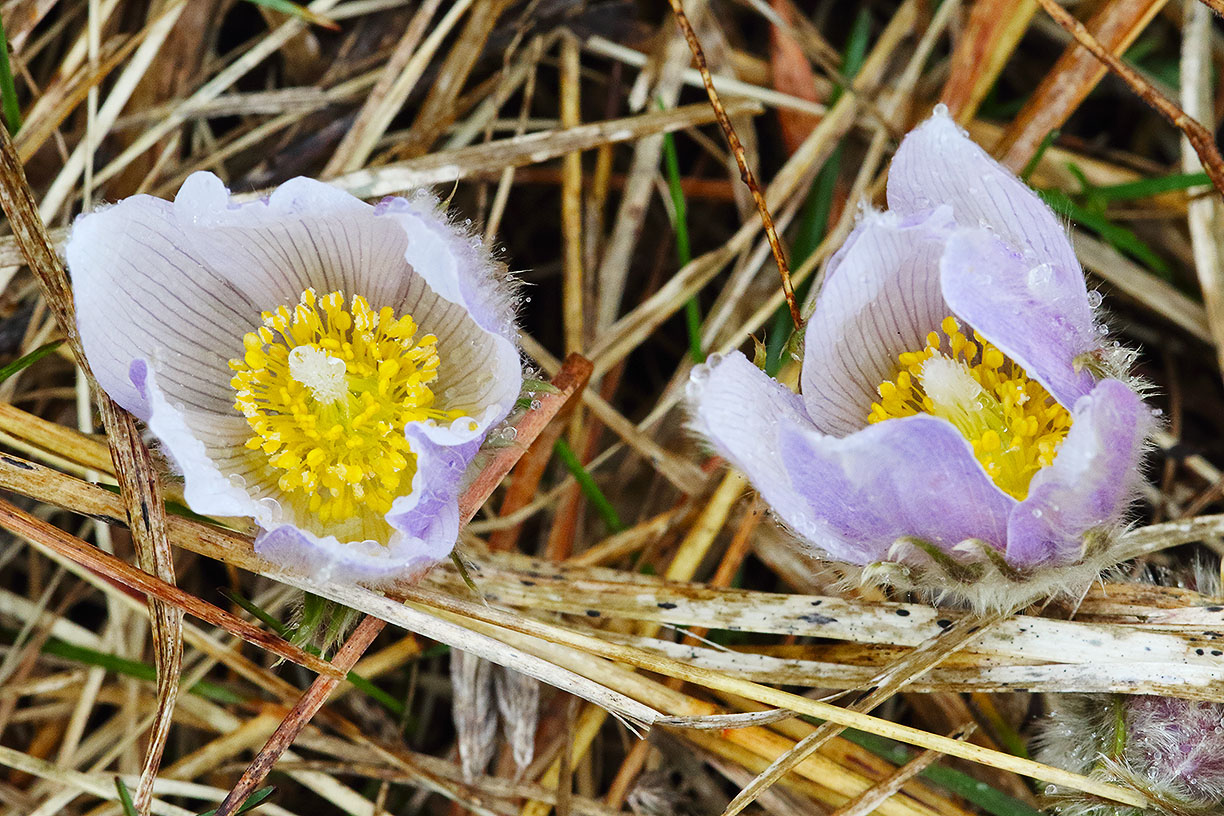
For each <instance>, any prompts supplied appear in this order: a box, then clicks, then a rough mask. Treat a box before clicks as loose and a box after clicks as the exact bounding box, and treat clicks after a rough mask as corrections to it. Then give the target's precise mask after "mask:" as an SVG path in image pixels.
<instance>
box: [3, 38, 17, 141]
mask: <svg viewBox="0 0 1224 816" xmlns="http://www.w3.org/2000/svg"><path fill="white" fill-rule="evenodd" d="M0 107H2V108H3V109H4V123H5V124H6V125H8V131H9V135H10V136H16V135H17V131H19V130H21V106H20V105H18V104H17V84H16V83H15V82H14V81H13V65H12V63H11V62H9V47H8V35H7V34H6V33H5V32H4V22H3V21H2V20H0Z"/></svg>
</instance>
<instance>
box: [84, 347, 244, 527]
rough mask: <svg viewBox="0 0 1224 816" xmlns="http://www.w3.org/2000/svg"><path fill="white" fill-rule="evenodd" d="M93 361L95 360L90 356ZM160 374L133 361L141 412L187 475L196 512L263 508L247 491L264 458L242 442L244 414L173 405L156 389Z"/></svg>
mask: <svg viewBox="0 0 1224 816" xmlns="http://www.w3.org/2000/svg"><path fill="white" fill-rule="evenodd" d="M91 359H92V358H91ZM157 379H158V375H157V374H156V373H155V372H154V371H153V370H152V369H151V368H150V366H149V364H148V362H147V361H145V360H143V359H138V360H133V361H132V364H131V377H130V382H131V383H132V385H133V386H134V387H135V388H136V391H137V393H138V395H139V402H140V403H141V405H142V406H143V407H145V408H146V409H147V410H146V411H145V412H143V413H137V416H139V417H140V418H141V419H143V420H144V421H145V423H146V424H148V426H149V430H150V431H152V432H153V435H154V436H156V437H157V439H158V441H159V442H160V443H161V447H162V451H163V452H164V453H165V454H166V455H167V456H168V457H169V458H170V460H171V461H172V462H173V463H174V466H175V467H176V468H177V469H178V472H179V473H181V474H182V475H183V496H184V498H185V499H186V501H187V506H188V507H190V508H191V509H193V510H195V511H196V512H197V513H203V514H205V515H214V516H251V517H254V516H256V515H257V514H259V512H260V509H261V508H260V506H259V503H258V499H259V498H262V494H261V493H260V492H259V491H258V490H255V489H248V487H247V485H248V480H249V482H250V483H251V485H252V488H253V486H254V483H256V482H257V481H259V478H258V477H255V476H254V475H253V473H255V472H259V471H261V469H262V467H263V464H262V457H261V456H259V455H258V454H255V453H252V452H251V451H248V450H247V449H246V447H245V446H244V443H245V442H246V440H247V439H248V438H249V437H250V432H249V429H248V427H247V424H246V421H245V420H244V419H243V418H242V417H240V416H234V417H218V416H215V415H213V414H210V413H206V412H201V411H199V410H198V409H195V408H192V407H190V406H187V405H184V404H181V403H180V404H177V405H176V404H172V403H170V402H169V401H168V400H167V399H166V395H165V393H164V391H163V390H162V389H161V388H159V387H158V382H157Z"/></svg>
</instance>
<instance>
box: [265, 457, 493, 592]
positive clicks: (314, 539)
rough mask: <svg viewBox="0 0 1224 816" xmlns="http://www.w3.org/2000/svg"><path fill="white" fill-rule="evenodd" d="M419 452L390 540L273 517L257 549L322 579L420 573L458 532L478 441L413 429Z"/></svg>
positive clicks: (395, 510)
mask: <svg viewBox="0 0 1224 816" xmlns="http://www.w3.org/2000/svg"><path fill="white" fill-rule="evenodd" d="M409 438H410V439H411V441H412V450H413V452H414V453H415V454H416V457H417V472H416V475H415V476H414V477H413V482H412V492H411V493H409V494H408V495H407V496H400V497H399V498H397V499H396V500H395V502H394V504H392V506H391V511H390V512H389V513H387V516H386V520H387V522H388V523H389V524H390V525H391V526H392V528H393V529H394V530H395V532H394V533H392V535H391V540H390V541H389V542H388V543H386V544H382V543H379V542H377V541H349V540H345V541H341V540H339V539H337V538H336V537H335V536H322V535H317V534H314V533H311V532H310V531H308V530H303V529H301V528H300V527H299V526H295V525H293V524H283V523H280V524H278V523H277V522H275V521H273V520H271V519H269V520H267V522H266V524H265V525H264V526H266V528H267V529H268V530H269V532H267V533H265V534H263V535H261V536H259V537H258V538H257V539H256V540H255V551H256V552H257V553H259V554H260V555H261V556H263V557H265V558H267V559H268V560H270V561H274V562H276V563H277V564H281V565H283V566H285V567H287V568H289V569H290V570H293V571H295V572H300V573H302V574H305V575H313V576H315V577H316V578H319V579H321V580H334V581H346V582H348V581H360V582H363V583H368V584H374V585H378V584H383V583H386V582H388V581H391V580H395V579H400V578H404V577H406V576H411V575H414V574H418V573H420V572H421V571H423V570H425V569H426V568H428V567H429V566H431V565H432V564H435V563H437V562H438V561H440V560H442V559H444V558H446V556H447V554H448V553H449V552H450V551H451V550H452V549H454V546H455V541H456V539H457V538H458V537H459V506H458V498H459V491H460V489H461V487H462V485H463V480H464V473H465V471H466V470H467V466H468V465H469V464H470V463H471V461H472V457H474V456H475V455H476V451H477V449H478V448H479V447H480V443H479V442H470V443H468V444H464V445H455V446H450V447H446V446H441V445H435V444H433V443H432V442H430V441H429V440H428V439H426V438H424V437H422V436H420V435H417V434H411V433H410V434H409Z"/></svg>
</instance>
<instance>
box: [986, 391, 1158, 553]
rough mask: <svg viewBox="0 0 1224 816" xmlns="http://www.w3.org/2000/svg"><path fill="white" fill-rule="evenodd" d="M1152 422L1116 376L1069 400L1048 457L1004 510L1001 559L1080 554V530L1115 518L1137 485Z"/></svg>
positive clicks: (1133, 395)
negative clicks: (1059, 437) (1063, 429)
mask: <svg viewBox="0 0 1224 816" xmlns="http://www.w3.org/2000/svg"><path fill="white" fill-rule="evenodd" d="M1153 423H1154V420H1153V418H1152V413H1151V409H1150V408H1148V407H1147V406H1146V405H1145V404H1144V403H1143V401H1142V400H1141V399H1140V398H1139V395H1138V394H1136V393H1135V392H1134V391H1133V390H1131V389H1130V388H1129V387H1128V386H1127V385H1126V384H1124V383H1122V382H1120V381H1118V380H1103V381H1101V382H1100V383H1099V384H1098V385H1097V386H1096V388H1095V389H1093V391H1092V393H1091V394H1089V395H1088V396H1086V397H1084V398H1082V399H1081V400H1080V401H1079V402H1077V403H1076V404H1075V408H1074V410H1073V412H1072V425H1071V430H1070V431H1068V432H1067V437H1066V439H1064V440H1063V443H1062V446H1061V447H1060V448H1059V449H1058V455H1057V456H1056V457H1055V458H1054V462H1053V464H1051V465H1050V466H1049V467H1046V468H1043V469H1042V470H1040V471H1038V473H1037V475H1036V476H1034V477H1033V481H1032V483H1031V484H1030V485H1029V493H1028V497H1027V498H1025V500H1024V501H1023V502H1021V503H1020V504H1019V505H1017V507H1016V508H1015V510H1014V511H1013V512H1012V516H1011V519H1010V521H1009V522H1008V526H1007V560H1008V561H1009V562H1010V563H1012V564H1013V565H1015V566H1017V567H1021V568H1023V567H1034V566H1040V565H1044V564H1060V563H1069V562H1072V561H1075V560H1076V559H1078V558H1079V557H1080V555H1081V554H1082V551H1083V544H1084V541H1083V539H1084V534H1085V533H1087V532H1088V531H1089V530H1092V529H1094V528H1098V527H1108V526H1110V525H1113V524H1116V523H1117V522H1118V521H1119V520H1120V519H1121V517H1122V515H1123V514H1124V513H1125V512H1126V509H1127V507H1128V505H1129V504H1130V501H1131V499H1132V498H1134V496H1135V493H1136V491H1137V489H1138V484H1139V480H1140V478H1141V476H1140V472H1139V465H1140V463H1141V462H1142V459H1143V451H1144V441H1145V440H1146V439H1147V435H1148V434H1149V433H1151V431H1152V427H1153Z"/></svg>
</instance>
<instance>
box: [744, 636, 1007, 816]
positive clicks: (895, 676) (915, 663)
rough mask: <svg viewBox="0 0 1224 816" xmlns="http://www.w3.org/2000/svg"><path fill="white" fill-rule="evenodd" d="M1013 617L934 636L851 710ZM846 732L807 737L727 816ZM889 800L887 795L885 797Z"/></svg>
mask: <svg viewBox="0 0 1224 816" xmlns="http://www.w3.org/2000/svg"><path fill="white" fill-rule="evenodd" d="M1010 615H1011V613H1010V612H1006V613H994V614H992V615H990V616H988V617H983V618H977V617H976V616H969V617H965V618H962V619H961V620H959V621H957V622H956V623H955V624H953V625H952V626H950V627H948V628H947V629H945V630H944V631H943V632H940V633H939V634H937V635H933V636H931V637H929V638H927V639H926V640H925V641H923V642H922V643H920V644H919V645H918V647H917V648H915V649H913V650H912V651H910V652H909V653H908V654H906V655H905V656H904V657H902V658H901V659H900V660H897V661H896V662H894V663H891V664H890V665H889V666H888V667H887V668H885V669H884V671H883V672H881V673H880V674H877V675H875V676H874V677H872V678H871V680H869V681H868V682H867V683H866V684H865V686H866V688H868V689H870V691H869V692H868V693H867V694H864V695H861V696H859V698H858V699H856V700H855V701H854V702H852V703H851V704H850V705H849V706H847V709H848V710H850V711H858V712H863V713H866V712H869V711H872V710H874V709H875V708H876V707H877V706H879V705H880V704H881V703H883V702H884V701H885V700H887V699H889V698H890V697H892V696H893V695H895V694H896V693H897V692H898V691H900V690H901V689H902V688H904V687H905V686H907V685H909V684H910V683H911V682H913V681H914V680H917V679H919V678H920V677H922V676H923V675H924V674H926V673H927V672H929V671H930V670H931V669H933V668H935V667H936V666H937V665H939V664H940V663H941V662H943V661H944V660H945V659H946V658H948V657H949V656H951V655H952V654H953V653H954V652H957V651H959V650H961V649H963V648H964V647H965V646H966V645H968V644H969V643H970V642H971V641H973V640H974V639H976V638H978V637H980V636H981V635H982V634H983V633H984V632H985V631H986V630H988V629H989V628H990V627H991V626H993V625H994V624H996V623H998V622H999V621H1001V620H1003V619H1004V618H1006V617H1009V616H1010ZM843 730H844V727H843V726H840V725H837V724H836V723H831V722H825V723H822V724H821V725H820V726H818V727H817V728H816V730H815V731H813V732H812V733H811V734H809V735H808V736H806V737H804V738H803V739H802V740H800V741H799V742H798V743H796V745H795V747H794V748H793V749H792V750H791V751H788V752H787V753H786V754H783V755H782V756H780V757H778V759H776V760H774V761H773V762H772V763H770V766H769V767H768V768H766V769H765V770H764V771H763V772H762V773H761V774H759V775H758V776H757V777H756V779H754V780H752V781H751V782H750V783H748V785H746V786H745V787H744V788H743V789H742V790H741V791H740V792H739V793H738V794H736V796H735V798H734V799H732V800H731V803H730V804H729V805H727V808H726V810H724V811H723V816H735V815H736V814H737V813H740V812H741V811H743V809H744V808H746V807H748V805H750V804H751V803H752V802H753V801H755V800H756V799H757V798H758V797H759V796H760V795H761V794H762V793H763V792H764V791H765V790H767V789H768V788H769V786H771V785H773V784H774V783H776V782H778V781H779V780H780V779H782V777H783V776H784V775H785V774H787V773H788V772H789V771H790V770H791V769H792V768H794V767H795V766H796V765H798V764H799V763H800V762H802V761H803V760H804V759H805V758H807V757H808V756H811V755H812V754H813V753H815V752H816V751H817V750H819V749H820V748H821V747H822V746H823V745H825V744H826V743H828V742H829V740H831V739H833V738H834V737H836V736H837V735H839V734H840V733H841V732H842V731H843ZM885 798H887V796H885Z"/></svg>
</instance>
